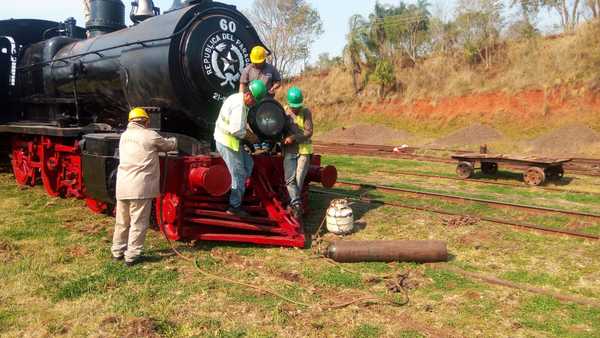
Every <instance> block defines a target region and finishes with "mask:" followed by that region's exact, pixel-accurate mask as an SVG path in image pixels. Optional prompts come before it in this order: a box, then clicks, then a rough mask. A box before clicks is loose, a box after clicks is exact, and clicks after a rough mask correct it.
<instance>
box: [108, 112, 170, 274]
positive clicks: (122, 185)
mask: <svg viewBox="0 0 600 338" xmlns="http://www.w3.org/2000/svg"><path fill="white" fill-rule="evenodd" d="M149 126H150V116H149V115H148V113H147V112H146V111H145V110H144V109H142V108H135V109H133V110H132V111H131V112H130V113H129V124H128V125H127V130H126V131H125V132H124V133H123V134H122V135H121V140H120V142H119V168H118V171H117V192H116V198H117V210H116V224H115V232H114V235H113V245H112V250H111V251H112V254H113V258H114V259H115V260H121V259H125V264H126V265H128V266H132V265H134V264H136V263H137V262H138V261H139V258H140V255H141V254H142V249H143V247H144V240H145V238H146V231H147V230H148V226H149V225H150V213H151V210H152V201H154V199H155V198H156V197H158V196H159V195H160V163H159V156H158V154H159V152H169V151H174V150H177V139H175V138H168V139H167V138H163V137H161V136H160V135H159V134H158V133H157V132H155V131H154V130H151V129H148V127H149Z"/></svg>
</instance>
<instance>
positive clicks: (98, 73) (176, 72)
mask: <svg viewBox="0 0 600 338" xmlns="http://www.w3.org/2000/svg"><path fill="white" fill-rule="evenodd" d="M149 3H150V4H151V2H149V1H138V3H135V4H136V5H137V9H138V11H137V12H134V13H132V20H134V22H136V24H135V25H133V26H131V27H126V26H125V8H124V5H123V3H122V2H121V0H91V2H90V5H91V8H90V9H91V12H90V19H89V21H88V22H86V29H83V28H80V27H77V26H76V23H75V20H73V19H68V20H66V21H65V22H62V23H58V22H51V21H44V20H31V19H19V20H6V21H0V102H1V103H2V107H3V109H2V114H0V135H2V136H3V137H4V138H5V139H6V142H5V143H6V144H8V145H9V146H10V147H9V148H10V150H9V151H10V157H11V165H12V169H13V172H14V175H15V178H16V180H17V182H18V183H19V184H21V185H35V184H36V182H39V181H41V182H42V183H43V186H44V188H45V189H46V191H47V192H48V193H49V194H50V195H52V196H63V197H77V198H85V199H86V201H87V204H88V206H89V207H90V208H91V209H93V210H94V211H97V212H101V211H107V210H110V206H111V204H114V185H115V177H116V170H117V166H118V140H119V132H120V131H121V130H122V129H124V127H125V126H126V123H127V112H128V111H129V110H130V109H131V108H133V107H145V108H146V110H147V111H149V112H150V115H151V125H152V127H153V128H155V129H157V130H160V132H161V133H165V134H171V135H175V136H177V137H178V139H179V143H180V153H179V155H178V156H177V158H176V159H175V160H173V161H171V162H169V164H168V166H169V167H168V168H167V169H168V172H169V173H171V174H170V175H169V177H168V178H167V179H166V180H165V186H164V187H163V189H164V195H163V196H162V197H161V198H160V199H161V200H160V201H158V202H160V203H158V202H157V208H160V210H158V214H159V215H161V214H162V216H161V217H160V219H161V222H162V221H164V223H165V224H164V227H165V228H164V229H163V230H165V232H166V233H168V235H169V236H170V237H171V238H172V239H182V238H196V239H209V240H210V239H213V240H214V239H216V240H231V241H249V242H254V243H263V244H278V245H294V246H299V245H300V243H301V242H302V243H303V242H304V237H303V234H302V230H301V227H299V225H298V224H297V222H295V220H293V219H291V218H290V217H289V215H288V214H287V212H286V210H285V208H284V207H283V206H284V201H285V199H286V196H285V194H286V193H285V189H284V188H283V187H284V186H285V185H284V182H283V181H282V180H283V173H282V172H281V171H282V170H281V167H282V164H281V158H280V156H277V155H275V156H272V155H270V156H264V155H257V156H255V162H256V163H257V166H256V170H255V173H254V175H253V179H252V181H253V182H252V186H251V187H250V189H249V195H248V196H246V200H245V201H244V205H245V207H246V208H247V210H251V211H252V212H253V213H254V216H256V218H254V220H253V222H254V223H258V224H249V223H248V222H247V221H245V222H242V221H241V220H232V219H230V217H229V216H227V215H226V214H225V213H224V212H222V211H223V210H222V209H223V207H224V205H225V204H226V203H225V201H226V194H227V192H228V190H229V185H230V182H231V178H230V177H229V176H228V173H227V171H226V170H224V166H223V163H222V160H221V159H220V158H219V157H218V156H215V155H214V154H211V153H210V143H211V142H212V133H213V130H214V122H215V120H216V118H217V116H218V110H219V108H220V105H221V103H222V101H223V99H224V98H225V97H226V96H228V95H229V94H231V93H233V92H235V91H237V90H238V88H239V80H240V76H241V70H242V69H243V68H244V67H245V66H246V65H247V64H249V63H250V57H249V54H250V50H251V49H252V48H253V47H254V46H257V45H261V46H262V45H263V43H262V42H261V40H260V38H259V36H258V34H257V32H256V30H255V29H254V28H253V27H252V25H251V23H250V22H249V21H248V19H247V18H246V17H244V16H243V15H242V14H241V13H240V12H239V11H238V10H236V8H235V7H234V6H230V5H226V4H222V3H218V2H213V1H211V0H188V1H186V2H185V3H184V4H179V1H176V2H175V3H176V4H177V5H174V7H173V8H171V9H170V10H169V11H168V12H167V13H165V14H162V15H160V11H159V10H158V9H156V8H154V7H153V6H150V8H148V4H149ZM140 7H144V10H142V9H141V8H140ZM148 10H149V11H148ZM140 11H141V13H140ZM284 114H285V113H284V111H283V109H282V108H281V105H279V104H278V103H277V102H275V101H267V102H264V103H263V104H262V105H259V106H258V107H256V108H255V110H254V111H253V112H252V113H251V114H250V116H252V120H251V121H249V122H250V124H251V125H252V126H253V128H254V129H256V130H255V131H256V132H257V134H259V135H262V136H263V137H264V138H270V139H277V137H278V136H280V135H281V133H282V132H283V125H284V119H285V115H284ZM319 161H320V159H319V157H315V158H314V163H313V164H314V168H312V170H311V174H310V175H309V179H311V178H312V180H313V181H315V180H316V181H326V182H328V183H329V184H332V183H331V182H332V181H333V182H334V181H335V177H334V176H335V175H334V174H335V173H334V170H335V169H332V168H327V169H326V170H324V169H322V168H320V162H319ZM273 173H277V174H278V175H273ZM200 202H202V203H200ZM190 213H191V214H194V215H196V216H198V215H201V216H203V217H201V218H198V217H196V218H190ZM261 217H262V218H264V220H263V221H260V220H261ZM267 226H271V228H265V227H267ZM257 238H258V239H257ZM261 238H262V239H261Z"/></svg>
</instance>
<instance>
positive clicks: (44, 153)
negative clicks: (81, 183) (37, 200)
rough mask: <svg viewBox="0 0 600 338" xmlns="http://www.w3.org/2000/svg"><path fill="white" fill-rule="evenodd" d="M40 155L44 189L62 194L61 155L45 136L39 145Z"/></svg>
mask: <svg viewBox="0 0 600 338" xmlns="http://www.w3.org/2000/svg"><path fill="white" fill-rule="evenodd" d="M39 149H40V151H39V157H40V163H41V170H40V172H41V175H40V176H42V183H43V184H44V189H45V190H46V193H48V195H50V196H53V197H57V196H60V195H61V193H60V180H61V177H60V176H61V175H60V173H61V170H60V157H59V154H58V153H57V152H55V151H54V145H53V144H52V143H51V141H50V140H49V139H47V138H44V139H43V141H42V144H41V146H40V147H39Z"/></svg>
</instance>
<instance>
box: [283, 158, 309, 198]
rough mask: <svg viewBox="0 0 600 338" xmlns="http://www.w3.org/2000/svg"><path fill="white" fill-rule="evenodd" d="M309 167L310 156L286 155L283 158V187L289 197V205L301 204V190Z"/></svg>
mask: <svg viewBox="0 0 600 338" xmlns="http://www.w3.org/2000/svg"><path fill="white" fill-rule="evenodd" d="M309 166H310V155H299V154H293V153H286V154H285V155H284V157H283V171H284V174H285V185H286V188H287V191H288V194H289V195H290V205H291V206H295V205H298V204H300V203H302V188H303V187H304V179H305V178H306V174H307V173H308V167H309Z"/></svg>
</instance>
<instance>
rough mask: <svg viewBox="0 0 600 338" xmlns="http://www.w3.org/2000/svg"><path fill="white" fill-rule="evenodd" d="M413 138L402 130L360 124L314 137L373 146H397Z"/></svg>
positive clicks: (319, 139) (335, 141)
mask: <svg viewBox="0 0 600 338" xmlns="http://www.w3.org/2000/svg"><path fill="white" fill-rule="evenodd" d="M412 138H413V136H412V135H411V134H410V133H408V132H405V131H402V130H395V129H392V128H389V127H385V126H380V125H368V124H360V125H355V126H351V127H340V128H337V129H334V130H332V131H330V132H327V133H325V134H322V135H319V136H316V137H315V140H317V141H321V142H332V143H356V144H374V145H398V144H403V143H406V142H407V141H408V140H410V139H412Z"/></svg>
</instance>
